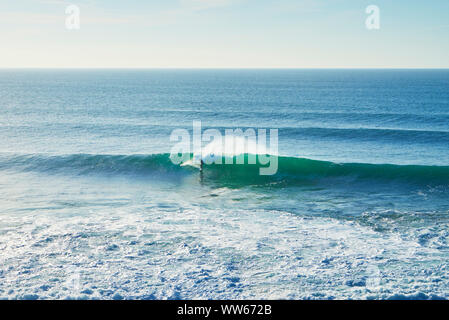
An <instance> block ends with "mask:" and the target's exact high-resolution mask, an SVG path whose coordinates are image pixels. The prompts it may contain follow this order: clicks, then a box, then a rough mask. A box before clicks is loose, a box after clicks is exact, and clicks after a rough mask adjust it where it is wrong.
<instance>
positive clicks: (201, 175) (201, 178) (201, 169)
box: [200, 159, 203, 184]
mask: <svg viewBox="0 0 449 320" xmlns="http://www.w3.org/2000/svg"><path fill="white" fill-rule="evenodd" d="M200 183H201V184H202V183H203V159H201V162H200Z"/></svg>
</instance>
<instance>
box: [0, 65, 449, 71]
mask: <svg viewBox="0 0 449 320" xmlns="http://www.w3.org/2000/svg"><path fill="white" fill-rule="evenodd" d="M2 69H3V70H4V69H122V70H131V69H133V70H136V69H147V70H149V69H178V70H179V69H186V70H188V69H205V70H207V69H209V70H217V69H223V70H226V69H228V70H239V69H240V70H245V69H247V70H251V69H255V70H263V69H266V70H270V69H271V70H276V69H277V70H305V69H310V70H319V69H323V70H329V69H335V70H339V69H340V70H348V69H354V70H366V69H370V70H376V69H377V70H386V69H391V70H445V69H449V66H448V67H299V66H298V67H241V66H240V67H111V66H108V67H101V66H98V67H44V66H42V67H36V66H35V67H29V66H24V67H2V66H0V70H2Z"/></svg>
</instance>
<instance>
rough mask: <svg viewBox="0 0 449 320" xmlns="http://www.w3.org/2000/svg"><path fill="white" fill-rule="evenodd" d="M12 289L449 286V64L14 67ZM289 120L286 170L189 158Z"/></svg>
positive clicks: (10, 115) (226, 293)
mask: <svg viewBox="0 0 449 320" xmlns="http://www.w3.org/2000/svg"><path fill="white" fill-rule="evenodd" d="M0 107H1V108H0V138H1V139H0V194H1V196H0V248H1V255H0V262H1V263H0V298H21V299H23V298H28V299H33V298H39V299H49V298H58V299H66V298H74V299H78V298H81V299H95V298H103V299H122V298H124V299H172V298H174V299H209V298H226V299H239V298H240V299H246V298H273V299H276V298H282V299H284V298H285V299H339V298H343V299H347V298H352V299H385V298H393V299H394V298H396V299H398V298H424V299H429V298H449V290H448V288H449V265H448V258H449V246H448V237H449V229H448V227H449V219H448V217H449V152H448V146H449V71H447V70H13V69H11V70H0ZM194 120H200V121H201V122H202V126H203V129H207V128H216V129H219V130H220V131H224V129H225V128H242V129H247V128H255V129H258V128H265V129H270V128H273V129H278V130H279V150H278V153H279V155H280V157H279V169H278V171H277V173H276V174H275V175H273V176H260V175H258V168H257V167H254V166H251V165H233V166H228V165H222V166H218V165H211V166H205V168H204V170H203V172H202V173H201V174H200V173H199V171H198V170H197V169H195V168H192V167H181V166H179V165H175V164H173V163H172V162H171V161H170V159H169V153H170V150H171V148H172V146H173V144H174V143H173V142H170V140H169V137H170V133H171V132H172V130H174V129H187V130H189V131H191V130H192V121H194Z"/></svg>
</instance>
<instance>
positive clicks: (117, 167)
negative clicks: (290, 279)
mask: <svg viewBox="0 0 449 320" xmlns="http://www.w3.org/2000/svg"><path fill="white" fill-rule="evenodd" d="M191 156H192V155H190V157H191ZM248 156H249V155H245V162H244V163H245V164H235V163H236V159H235V157H234V159H233V163H234V164H233V165H229V164H211V165H207V164H205V165H204V166H203V167H204V168H203V171H202V173H201V175H202V177H203V178H204V180H205V181H211V182H217V183H220V182H222V183H226V184H229V183H231V184H238V185H245V184H254V183H255V184H258V183H271V182H281V185H283V186H286V185H294V184H297V183H303V182H326V183H329V179H332V180H334V181H338V180H340V181H341V179H343V180H342V181H344V182H355V181H363V182H368V183H373V182H380V183H392V182H399V183H402V184H414V185H416V184H418V185H429V186H449V166H426V165H397V164H368V163H335V162H330V161H320V160H312V159H306V158H296V157H285V156H279V157H278V170H277V172H276V174H274V175H272V176H261V175H259V169H260V167H261V166H260V165H258V164H248ZM223 162H224V161H223ZM0 170H15V171H39V172H45V173H48V174H61V173H62V174H77V175H92V174H105V175H136V176H148V175H152V176H160V177H174V178H179V177H183V176H186V175H192V174H199V173H198V170H197V169H195V168H193V167H188V166H187V167H186V166H180V165H176V164H174V163H172V161H171V160H170V155H169V154H168V153H167V154H152V155H102V154H101V155H100V154H98V155H94V154H73V155H60V156H48V155H40V154H33V155H12V156H8V155H1V156H0Z"/></svg>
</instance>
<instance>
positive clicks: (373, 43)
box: [0, 0, 449, 68]
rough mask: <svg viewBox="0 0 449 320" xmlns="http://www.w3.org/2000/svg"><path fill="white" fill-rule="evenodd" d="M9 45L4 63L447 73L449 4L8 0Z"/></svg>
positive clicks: (0, 19)
mask: <svg viewBox="0 0 449 320" xmlns="http://www.w3.org/2000/svg"><path fill="white" fill-rule="evenodd" d="M69 4H75V5H78V6H79V8H80V10H81V14H80V19H81V28H80V30H71V31H69V30H67V29H66V28H65V19H66V17H67V15H66V14H65V8H66V6H67V5H69ZM371 4H374V5H377V6H378V7H379V8H380V30H367V29H366V27H365V19H366V18H367V16H368V15H367V14H366V13H365V8H366V7H367V6H368V5H371ZM0 40H1V47H0V67H220V68H221V67H224V68H226V67H300V68H326V67H356V68H357V67H362V68H363V67H397V68H401V67H406V68H407V67H416V68H423V67H424V68H425V67H431V68H441V67H444V68H448V67H449V1H448V0H432V1H418V0H369V1H364V0H159V1H152V0H146V1H143V0H79V1H77V0H73V1H70V2H66V1H62V0H8V1H4V0H3V1H1V2H0Z"/></svg>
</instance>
